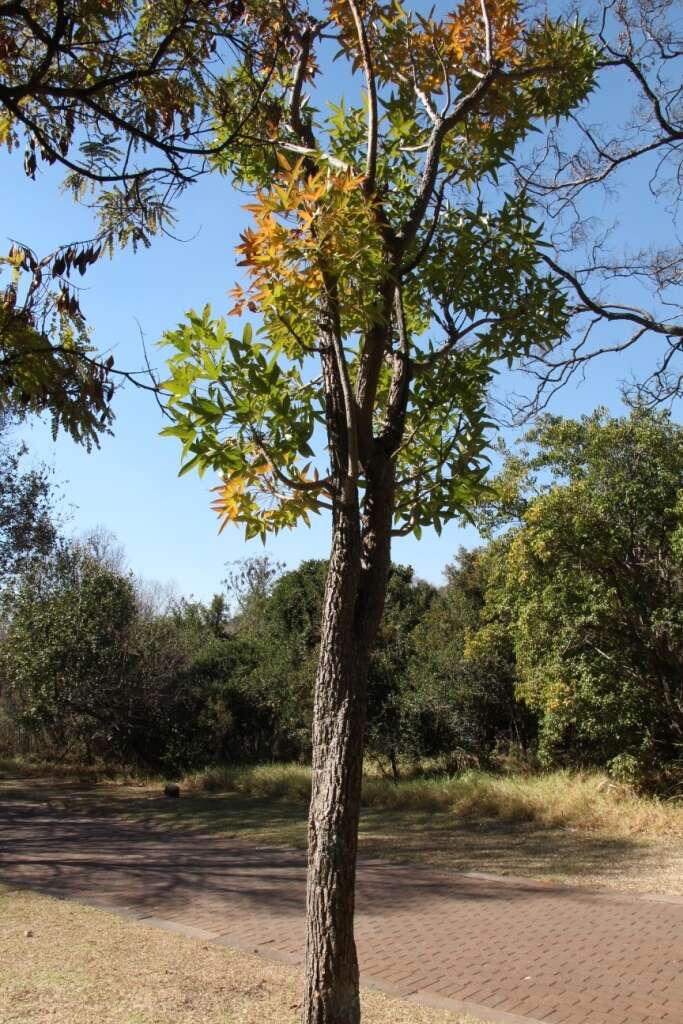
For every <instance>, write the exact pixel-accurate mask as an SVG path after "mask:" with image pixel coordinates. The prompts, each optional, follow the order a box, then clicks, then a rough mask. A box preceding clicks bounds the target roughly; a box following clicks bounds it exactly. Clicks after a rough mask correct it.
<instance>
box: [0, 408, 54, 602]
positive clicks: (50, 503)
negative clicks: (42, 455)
mask: <svg viewBox="0 0 683 1024" xmlns="http://www.w3.org/2000/svg"><path fill="white" fill-rule="evenodd" d="M5 429H6V428H5ZM4 435H5V432H4V430H3V428H2V427H0V584H1V585H2V586H6V585H7V584H8V583H9V582H11V581H12V579H13V578H14V577H16V576H17V574H18V573H20V572H21V570H22V568H23V567H24V566H25V565H26V564H27V563H28V562H29V561H30V560H31V559H32V558H35V557H36V556H38V555H47V554H48V553H49V552H50V551H52V549H53V548H54V546H55V543H56V540H57V526H56V523H55V513H54V505H55V494H54V490H53V488H52V486H51V483H50V479H49V474H48V472H47V470H45V469H44V468H37V469H31V470H29V471H27V472H22V468H21V467H22V459H23V458H24V456H25V455H26V454H27V448H26V446H25V445H19V446H13V445H11V444H9V443H8V442H7V440H6V435H5V436H4Z"/></svg>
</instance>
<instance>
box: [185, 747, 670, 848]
mask: <svg viewBox="0 0 683 1024" xmlns="http://www.w3.org/2000/svg"><path fill="white" fill-rule="evenodd" d="M182 785H183V788H184V789H186V790H189V791H190V792H195V793H197V792H212V793H216V792H226V793H237V794H240V795H243V796H253V797H257V798H259V799H269V800H282V801H287V802H291V803H302V802H305V801H307V800H308V796H309V793H310V771H309V769H308V768H304V767H302V766H300V765H282V764H273V765H258V766H256V767H253V768H252V767H247V768H223V769H209V770H207V771H205V772H198V773H195V774H193V775H189V776H187V777H186V778H185V779H183V780H182ZM362 802H363V807H367V808H381V809H384V810H398V811H410V810H415V811H435V812H441V813H445V814H450V815H453V816H454V817H456V818H458V819H466V818H476V819H486V820H496V821H499V822H506V823H510V824H517V823H520V822H532V823H535V824H537V825H541V826H543V827H545V828H572V829H583V830H585V831H588V832H596V833H600V834H603V835H609V836H612V837H617V836H643V837H655V836H657V837H674V838H683V802H680V801H678V802H673V801H669V802H667V801H663V800H659V799H657V798H655V797H645V796H639V795H638V794H637V793H635V792H634V791H633V790H631V789H629V788H628V787H626V786H621V785H618V784H616V783H614V782H611V781H610V780H609V779H608V777H607V776H606V775H603V774H601V773H599V772H593V773H570V772H552V773H547V774H539V775H519V776H495V775H487V774H485V773H484V772H474V771H469V772H465V773H463V774H461V775H457V776H441V777H435V778H414V779H405V780H401V781H399V782H398V783H396V782H393V781H392V780H391V779H387V778H382V777H378V776H376V775H375V776H373V775H367V776H366V778H365V780H364V783H363V800H362Z"/></svg>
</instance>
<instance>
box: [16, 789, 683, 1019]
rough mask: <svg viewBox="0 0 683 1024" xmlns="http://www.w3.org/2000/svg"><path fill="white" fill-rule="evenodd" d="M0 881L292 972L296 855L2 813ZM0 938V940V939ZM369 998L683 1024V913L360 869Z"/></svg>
mask: <svg viewBox="0 0 683 1024" xmlns="http://www.w3.org/2000/svg"><path fill="white" fill-rule="evenodd" d="M0 881H2V882H4V883H6V884H15V885H27V886H30V887H32V888H35V889H38V890H41V891H43V892H48V893H51V894H53V895H57V896H62V897H64V898H69V899H78V900H81V901H82V902H85V903H88V904H91V905H95V906H101V907H106V908H107V909H110V910H113V911H115V912H118V913H125V914H128V915H131V916H133V917H137V918H141V919H143V920H146V921H147V922H148V923H150V924H154V925H157V926H158V927H165V928H167V929H170V930H174V931H179V932H181V933H182V934H186V935H194V936H195V937H198V938H202V939H205V940H210V941H214V942H219V943H221V944H223V945H226V946H231V947H236V948H239V949H243V950H249V951H253V952H256V953H259V954H261V955H264V956H268V957H270V958H273V959H276V960H283V961H285V962H288V963H300V962H301V959H302V953H303V941H304V919H303V909H304V894H305V865H304V858H303V855H302V854H301V853H299V852H297V851H293V850H290V849H286V848H282V847H272V846H256V845H250V844H248V843H246V842H243V841H241V840H235V839H225V838H220V837H216V836H211V835H198V834H196V833H192V834H190V833H188V832H164V831H163V830H161V829H159V828H148V827H145V826H144V825H141V824H131V823H126V822H122V821H119V820H116V819H111V818H107V819H103V818H97V817H89V816H86V815H84V814H82V813H79V812H69V811H60V810H55V809H52V808H50V806H49V805H48V804H40V803H29V802H22V801H20V800H5V801H3V800H2V799H1V797H0ZM1 926H2V925H1V923H0V927H1ZM356 933H357V941H358V954H359V960H360V965H361V973H362V980H363V983H364V984H368V985H372V986H373V987H377V988H381V989H383V990H385V991H387V992H391V993H395V994H397V995H400V996H403V997H404V998H408V999H412V1000H413V1001H415V1002H420V1003H427V1004H430V1005H434V1006H443V1007H446V1008H451V1009H456V1010H465V1011H469V1012H470V1013H473V1014H475V1015H478V1016H480V1017H482V1018H484V1019H488V1020H492V1021H500V1022H508V1024H524V1022H529V1021H534V1022H542V1024H683V899H680V898H679V899H676V898H674V897H672V898H671V899H667V898H660V897H647V896H633V895H626V894H623V895H622V894H618V893H612V892H609V893H608V892H602V891H589V890H582V889H572V888H570V887H564V886H553V885H548V884H543V883H535V882H531V881H528V880H525V879H510V878H506V879H502V878H501V879H497V878H492V877H491V876H484V875H473V874H469V875H465V874H457V873H455V872H453V873H448V872H444V871H435V870H431V869H428V868H424V867H418V866H414V865H397V864H388V863H384V862H379V861H369V860H366V861H361V863H360V865H359V875H358V893H357V917H356Z"/></svg>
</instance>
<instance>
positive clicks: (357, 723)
mask: <svg viewBox="0 0 683 1024" xmlns="http://www.w3.org/2000/svg"><path fill="white" fill-rule="evenodd" d="M392 495H393V468H392V466H391V463H390V461H389V460H388V459H386V458H384V457H382V458H381V459H379V461H377V462H376V464H375V467H374V472H370V473H369V475H368V480H367V482H366V495H365V503H364V509H363V516H362V526H361V517H360V515H359V509H358V507H357V506H355V507H349V506H343V505H341V504H338V505H336V506H335V512H334V520H333V537H332V554H331V557H330V566H329V570H328V575H327V580H326V584H325V598H324V604H323V614H322V625H321V642H320V660H319V664H318V673H317V677H316V687H315V704H314V714H313V773H312V774H313V778H312V794H311V807H310V814H309V824H308V889H307V936H306V979H305V991H304V1004H303V1017H302V1019H303V1024H359V1021H360V1000H359V992H358V960H357V957H356V946H355V941H354V937H353V914H354V900H355V880H356V853H357V846H358V819H359V813H360V795H361V781H362V770H363V747H364V732H365V718H366V709H367V678H368V665H369V660H370V654H371V652H372V648H373V644H374V641H375V637H376V634H377V629H378V626H379V622H380V619H381V616H382V611H383V608H384V597H385V594H386V587H387V579H388V568H389V547H390V533H391V498H392Z"/></svg>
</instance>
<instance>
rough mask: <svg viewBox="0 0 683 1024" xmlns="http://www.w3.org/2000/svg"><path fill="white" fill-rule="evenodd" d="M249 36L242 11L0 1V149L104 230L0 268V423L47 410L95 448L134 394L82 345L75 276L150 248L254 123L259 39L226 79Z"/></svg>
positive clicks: (17, 255)
mask: <svg viewBox="0 0 683 1024" xmlns="http://www.w3.org/2000/svg"><path fill="white" fill-rule="evenodd" d="M257 7H258V4H257ZM250 33H251V29H250V27H249V25H248V23H247V19H246V18H245V5H244V3H243V2H242V0H232V2H224V0H199V2H193V0H154V2H148V0H106V2H104V3H83V2H81V0H21V2H20V0H7V2H3V3H1V4H0V146H4V147H6V148H7V149H8V150H10V151H14V150H20V151H23V161H24V169H25V171H26V174H27V175H28V176H29V177H30V178H32V179H35V177H36V173H37V171H38V170H39V168H40V166H41V164H45V165H57V166H61V167H62V168H64V170H65V172H66V178H65V181H64V186H65V188H66V189H67V191H69V192H70V193H71V194H72V195H73V196H74V198H75V199H77V200H79V201H84V202H88V203H90V205H91V206H93V207H94V210H95V212H96V215H97V218H98V221H99V223H98V227H97V229H96V232H95V234H94V237H92V238H90V239H86V240H84V241H79V242H74V241H73V240H66V241H65V243H64V244H63V245H60V246H59V247H58V249H57V250H56V251H55V252H52V253H49V254H47V255H43V256H38V255H36V253H35V252H34V251H33V250H32V249H31V247H30V246H29V245H26V244H21V243H19V242H14V243H13V244H12V247H11V249H10V251H9V254H8V256H7V257H6V258H4V259H3V260H2V261H1V262H0V266H1V265H2V264H4V266H5V267H6V268H7V269H9V270H10V272H11V279H10V281H9V283H7V285H6V287H5V288H4V292H2V293H0V411H1V410H4V409H7V408H10V409H11V411H12V412H13V413H14V414H18V413H27V412H38V413H40V412H43V411H46V410H47V411H49V412H50V413H51V415H52V419H53V427H54V429H55V431H56V430H57V428H59V427H61V428H64V429H65V430H67V431H69V432H70V433H71V435H72V436H73V438H74V439H75V440H76V441H78V442H83V443H85V444H87V445H91V444H93V443H97V438H98V436H99V435H100V434H101V433H102V432H103V431H106V430H108V429H109V428H110V427H111V423H112V420H113V414H112V411H111V399H112V395H113V382H114V380H116V378H117V375H118V376H119V378H123V379H127V380H129V381H132V382H134V383H136V384H138V386H145V382H144V379H143V378H141V377H140V376H138V375H137V374H136V373H131V372H128V371H125V370H121V369H119V368H116V367H114V360H113V357H112V356H101V355H98V354H97V352H96V350H95V349H94V348H93V346H92V345H91V343H90V341H89V338H88V335H87V332H86V330H85V323H84V319H83V315H82V313H81V310H80V306H79V301H78V289H77V287H76V285H75V283H74V279H75V278H76V276H77V273H78V275H83V274H84V273H85V272H86V271H87V269H88V267H89V266H91V265H92V264H93V263H95V262H97V260H99V259H100V258H102V257H103V256H104V255H105V254H106V253H109V254H110V255H111V254H112V253H113V250H114V248H115V247H116V246H126V245H128V244H129V243H130V244H131V245H132V246H133V248H135V247H137V246H138V245H145V246H148V245H149V244H150V239H151V237H152V236H153V235H154V234H155V233H157V232H159V231H164V230H167V229H168V228H169V227H170V226H171V225H172V224H173V203H174V201H175V200H176V199H177V197H178V196H179V195H180V193H181V192H182V191H183V190H184V189H185V188H187V187H188V185H190V184H191V183H192V182H193V181H195V180H196V179H197V177H198V176H199V175H200V174H202V173H203V172H204V171H205V170H206V169H207V168H208V166H209V164H210V161H211V159H212V158H213V157H215V156H216V155H217V154H219V153H220V152H221V149H222V146H223V145H224V144H225V142H226V141H230V140H231V138H232V134H233V133H235V134H239V133H241V132H242V130H243V128H244V126H245V125H246V124H247V122H249V121H250V119H251V118H252V116H253V114H254V110H255V107H256V104H257V103H258V99H259V97H260V92H261V90H262V83H263V81H267V77H268V47H267V45H266V43H265V40H264V41H263V43H262V45H261V56H262V61H263V62H262V63H260V64H259V65H258V66H249V67H248V66H247V65H246V64H242V66H241V72H240V75H239V76H237V77H236V78H233V79H232V80H230V81H228V80H227V79H226V78H225V77H224V72H225V68H226V67H227V66H229V64H230V59H231V54H232V52H233V48H235V47H237V48H238V49H239V48H240V46H241V45H242V44H241V42H240V39H241V37H246V38H248V37H249V35H250ZM271 38H272V40H273V44H274V45H275V44H276V40H275V36H272V37H271ZM216 116H220V117H221V122H222V124H223V125H224V127H225V129H226V138H225V139H223V140H222V141H221V142H220V143H216V142H215V140H214V138H213V135H214V132H213V125H214V119H215V117H216ZM146 386H149V387H151V388H152V389H153V384H152V385H150V384H149V382H148V383H147V385H146Z"/></svg>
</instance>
